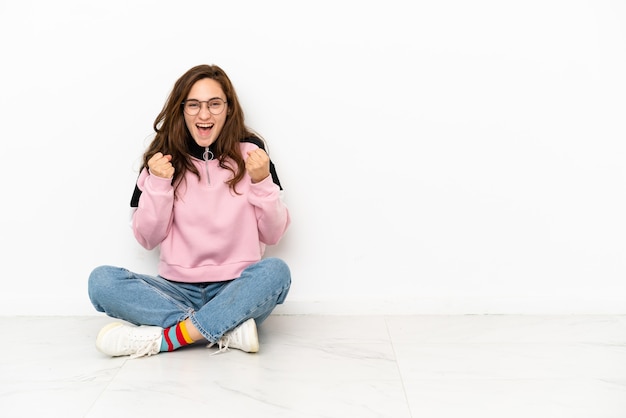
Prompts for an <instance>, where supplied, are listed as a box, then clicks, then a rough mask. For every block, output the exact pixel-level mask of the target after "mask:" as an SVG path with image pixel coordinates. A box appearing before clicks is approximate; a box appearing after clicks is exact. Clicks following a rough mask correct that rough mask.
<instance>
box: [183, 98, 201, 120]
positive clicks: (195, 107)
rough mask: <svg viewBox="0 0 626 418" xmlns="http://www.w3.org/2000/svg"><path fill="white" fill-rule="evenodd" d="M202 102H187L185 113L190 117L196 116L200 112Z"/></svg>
mask: <svg viewBox="0 0 626 418" xmlns="http://www.w3.org/2000/svg"><path fill="white" fill-rule="evenodd" d="M200 106H201V105H200V102H199V101H197V100H187V101H186V102H185V107H184V109H185V113H187V114H188V115H190V116H195V115H197V114H198V112H200Z"/></svg>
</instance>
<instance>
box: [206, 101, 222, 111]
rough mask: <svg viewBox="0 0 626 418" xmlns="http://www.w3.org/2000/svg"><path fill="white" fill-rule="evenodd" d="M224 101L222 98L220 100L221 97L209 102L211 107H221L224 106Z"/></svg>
mask: <svg viewBox="0 0 626 418" xmlns="http://www.w3.org/2000/svg"><path fill="white" fill-rule="evenodd" d="M222 103H223V102H222V101H221V100H219V99H215V100H211V101H210V102H209V107H210V108H211V109H219V108H220V107H222Z"/></svg>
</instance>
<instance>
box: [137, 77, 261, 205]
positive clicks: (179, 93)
mask: <svg viewBox="0 0 626 418" xmlns="http://www.w3.org/2000/svg"><path fill="white" fill-rule="evenodd" d="M205 78H210V79H212V80H215V81H217V82H218V83H219V84H220V86H221V87H222V90H223V91H224V94H225V95H226V101H227V102H228V114H227V115H226V122H225V124H224V127H223V128H222V131H221V132H220V135H219V137H218V138H217V139H216V141H215V143H214V145H213V147H214V148H213V149H214V153H215V156H216V157H217V159H218V161H219V165H220V167H221V168H224V169H227V170H230V171H231V172H232V173H233V178H232V179H230V180H229V181H228V182H227V184H228V185H229V187H230V188H231V190H232V191H233V192H235V193H237V191H236V189H235V187H236V185H237V183H239V182H240V181H241V179H242V178H243V176H244V174H245V162H244V159H243V156H242V155H241V149H240V148H239V142H240V141H241V140H242V139H244V138H249V137H256V138H259V139H261V140H262V138H261V137H260V136H259V135H258V134H256V133H254V132H253V131H252V130H250V129H249V128H248V127H247V126H246V125H245V122H244V115H243V109H242V108H241V105H240V104H239V99H238V98H237V93H236V92H235V88H234V87H233V84H232V83H231V81H230V79H229V78H228V76H227V75H226V73H225V72H224V70H222V69H221V68H220V67H218V66H217V65H198V66H195V67H193V68H191V69H190V70H188V71H187V72H186V73H185V74H183V75H182V76H181V77H180V78H179V79H178V80H177V81H176V83H175V84H174V88H173V89H172V91H171V93H170V95H169V97H168V98H167V101H166V102H165V105H164V106H163V109H162V110H161V112H160V113H159V115H158V116H157V117H156V119H155V120H154V125H153V128H154V131H155V132H156V136H155V138H154V139H153V140H152V143H150V145H149V146H148V148H147V150H146V152H145V153H144V155H143V165H144V167H146V168H147V167H148V160H149V159H150V158H151V157H152V156H153V155H154V154H156V153H157V152H161V153H163V154H164V155H166V154H170V155H171V156H172V165H173V166H174V178H173V179H172V184H174V187H175V190H178V186H179V185H180V182H181V180H182V179H184V178H185V173H186V172H187V171H188V170H189V171H191V172H193V173H194V174H195V175H196V176H197V177H198V179H200V173H199V172H198V170H197V169H196V167H195V166H194V165H193V164H192V162H191V156H190V155H189V153H188V146H187V141H188V140H189V139H190V138H191V133H190V132H189V129H188V128H187V125H186V124H185V117H184V115H183V109H182V103H183V101H184V100H185V99H186V98H187V95H188V94H189V91H190V90H191V88H192V86H193V85H194V84H195V83H196V82H197V81H199V80H202V79H205ZM191 140H192V141H193V139H191ZM231 162H232V163H234V167H232V166H231Z"/></svg>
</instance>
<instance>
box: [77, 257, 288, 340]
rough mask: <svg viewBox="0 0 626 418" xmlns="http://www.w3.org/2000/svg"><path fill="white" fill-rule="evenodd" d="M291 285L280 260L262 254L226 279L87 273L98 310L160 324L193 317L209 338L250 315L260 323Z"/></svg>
mask: <svg viewBox="0 0 626 418" xmlns="http://www.w3.org/2000/svg"><path fill="white" fill-rule="evenodd" d="M290 285H291V273H290V271H289V267H288V266H287V264H285V262H284V261H282V260H280V259H278V258H266V259H263V260H261V261H259V262H257V263H255V264H252V265H250V266H248V267H247V268H246V269H245V270H244V271H243V272H242V273H241V276H240V277H238V278H236V279H234V280H229V281H225V282H210V283H180V282H173V281H169V280H166V279H164V278H163V277H161V276H156V277H155V276H148V275H143V274H136V273H133V272H131V271H128V270H126V269H124V268H120V267H113V266H100V267H97V268H95V269H94V270H93V271H92V272H91V274H90V275H89V285H88V290H89V298H90V299H91V303H92V304H93V306H94V307H95V308H96V310H98V311H99V312H104V313H106V314H107V315H109V316H111V317H114V318H119V319H123V320H125V321H128V322H130V323H133V324H136V325H156V326H159V327H162V328H167V327H169V326H172V325H175V324H177V323H178V322H180V321H183V320H185V319H187V318H191V321H192V323H193V324H194V326H195V327H196V328H197V329H198V331H199V332H200V333H201V334H202V335H203V336H204V338H206V339H207V340H208V341H210V342H217V341H218V340H219V339H220V338H221V337H222V336H223V335H224V334H225V333H226V332H228V331H230V330H232V329H234V328H236V327H237V326H239V325H240V324H242V323H243V322H245V321H247V320H248V319H250V318H254V320H255V321H256V323H257V324H260V323H261V322H263V321H264V320H265V319H266V318H267V317H268V316H269V315H270V313H271V312H272V310H273V309H274V308H275V307H276V305H277V304H280V303H283V302H284V300H285V298H286V297H287V293H288V292H289V287H290Z"/></svg>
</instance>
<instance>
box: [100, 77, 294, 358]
mask: <svg viewBox="0 0 626 418" xmlns="http://www.w3.org/2000/svg"><path fill="white" fill-rule="evenodd" d="M154 130H155V132H156V135H155V138H154V140H153V141H152V143H151V144H150V145H149V147H148V149H147V150H146V151H145V154H144V156H143V169H142V170H141V173H140V174H139V177H138V180H137V184H136V186H135V192H134V194H133V197H132V199H131V207H133V208H134V212H133V217H132V228H133V232H134V235H135V238H136V239H137V241H138V242H139V243H140V244H141V245H142V246H143V247H145V248H146V249H148V250H151V249H153V248H156V247H160V262H159V265H158V275H157V276H150V275H143V274H136V273H133V272H130V271H128V270H126V269H124V268H119V267H113V266H100V267H97V268H96V269H94V271H93V272H92V273H91V275H90V277H89V297H90V299H91V302H92V304H93V305H94V307H95V308H96V310H98V311H100V312H105V313H106V314H107V315H109V316H111V317H115V318H120V319H123V320H125V321H127V322H130V323H132V324H135V325H128V324H123V323H120V322H115V323H112V324H109V325H107V326H105V327H104V328H103V329H102V330H101V331H100V333H99V334H98V337H97V339H96V346H97V348H98V349H99V350H100V351H102V352H103V353H105V354H108V355H111V356H125V355H130V356H132V357H140V356H146V355H147V356H149V355H153V354H157V353H159V352H163V351H173V350H176V349H178V348H180V347H183V346H186V345H189V344H192V343H194V342H199V341H205V340H206V341H208V342H209V343H210V345H213V344H218V346H219V352H221V351H224V350H227V349H228V348H229V347H230V348H237V349H240V350H243V351H246V352H257V351H258V349H259V342H258V335H257V328H256V325H257V324H260V323H261V322H263V320H264V319H266V318H267V317H268V316H269V315H270V313H271V312H272V310H273V309H274V308H275V306H276V305H277V304H280V303H283V301H284V300H285V298H286V296H287V293H288V292H289V287H290V285H291V274H290V271H289V268H288V266H287V265H286V264H285V263H284V262H283V261H282V260H280V259H278V258H263V253H264V250H265V246H266V245H273V244H276V243H278V242H279V240H280V239H281V238H282V237H283V235H284V233H285V231H286V230H287V227H288V226H289V223H290V216H289V212H288V209H287V207H286V206H285V205H284V203H283V202H282V200H281V191H282V188H281V186H280V182H279V180H278V176H277V175H276V171H275V169H274V165H273V163H272V162H271V161H270V159H269V157H268V155H267V153H266V152H265V147H264V143H263V141H262V140H261V138H260V137H259V136H258V135H256V134H254V133H253V132H252V131H251V130H250V129H248V128H247V127H246V125H245V123H244V114H243V110H242V108H241V106H240V104H239V100H238V99H237V94H236V93H235V90H234V88H233V85H232V83H231V81H230V79H229V78H228V76H227V75H226V73H225V72H224V71H223V70H222V69H221V68H219V67H218V66H215V65H212V66H210V65H199V66H196V67H194V68H191V69H190V70H189V71H187V72H186V73H185V74H184V75H183V76H182V77H180V78H179V79H178V81H176V83H175V85H174V88H173V90H172V92H171V93H170V96H169V98H168V99H167V101H166V103H165V106H164V107H163V110H161V112H160V113H159V115H158V116H157V118H156V120H155V122H154ZM136 325H139V326H136Z"/></svg>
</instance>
